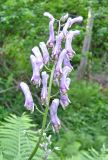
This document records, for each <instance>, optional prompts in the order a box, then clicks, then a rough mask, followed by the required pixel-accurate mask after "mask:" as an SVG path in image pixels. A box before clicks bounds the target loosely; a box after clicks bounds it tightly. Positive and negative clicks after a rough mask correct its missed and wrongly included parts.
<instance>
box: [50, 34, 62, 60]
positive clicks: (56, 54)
mask: <svg viewBox="0 0 108 160" xmlns="http://www.w3.org/2000/svg"><path fill="white" fill-rule="evenodd" d="M63 38H64V34H63V32H61V33H60V34H59V35H58V37H57V38H56V44H55V47H54V50H53V54H52V57H54V58H55V59H58V57H59V53H60V52H61V43H62V40H63Z"/></svg>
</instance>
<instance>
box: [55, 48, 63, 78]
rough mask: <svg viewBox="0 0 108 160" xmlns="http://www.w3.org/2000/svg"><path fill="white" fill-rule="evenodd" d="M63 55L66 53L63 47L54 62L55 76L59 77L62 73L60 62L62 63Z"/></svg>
mask: <svg viewBox="0 0 108 160" xmlns="http://www.w3.org/2000/svg"><path fill="white" fill-rule="evenodd" d="M65 55H66V50H65V49H63V50H62V52H61V53H60V55H59V58H58V61H57V64H56V68H55V74H56V76H57V77H59V76H60V75H61V74H62V63H63V60H64V57H65Z"/></svg>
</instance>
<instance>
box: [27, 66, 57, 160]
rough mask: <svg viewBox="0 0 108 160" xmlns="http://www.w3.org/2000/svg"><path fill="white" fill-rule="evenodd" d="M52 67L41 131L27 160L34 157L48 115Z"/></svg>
mask: <svg viewBox="0 0 108 160" xmlns="http://www.w3.org/2000/svg"><path fill="white" fill-rule="evenodd" d="M54 69H55V65H54V66H53V68H52V71H51V76H50V81H49V87H48V105H47V106H46V108H45V113H44V116H43V122H42V128H41V133H40V136H39V139H38V142H37V144H36V146H35V148H34V149H33V151H32V153H31V155H30V157H29V158H28V160H31V159H32V158H33V157H34V155H35V154H36V152H37V150H38V148H39V145H40V142H41V139H42V136H43V132H44V129H45V126H46V122H47V115H48V110H49V103H50V95H51V88H52V82H53V75H54Z"/></svg>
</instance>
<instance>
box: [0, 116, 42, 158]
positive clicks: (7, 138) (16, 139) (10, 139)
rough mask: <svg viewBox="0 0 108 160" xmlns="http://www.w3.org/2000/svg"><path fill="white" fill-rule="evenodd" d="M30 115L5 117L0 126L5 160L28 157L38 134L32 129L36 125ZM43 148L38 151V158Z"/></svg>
mask: <svg viewBox="0 0 108 160" xmlns="http://www.w3.org/2000/svg"><path fill="white" fill-rule="evenodd" d="M31 122H32V121H31V119H30V117H29V116H27V115H25V114H23V115H22V117H16V116H15V115H11V116H10V117H8V118H6V119H5V122H3V123H1V126H0V146H1V147H0V148H1V155H2V156H3V160H11V159H15V160H17V159H18V160H20V159H21V160H22V159H23V160H24V159H27V158H28V156H29V155H30V153H31V149H32V148H33V147H34V145H35V143H36V141H37V138H38V135H37V132H36V131H33V130H31V129H30V128H34V125H33V124H32V123H31ZM41 154H42V150H40V149H39V151H38V156H37V157H38V158H36V159H39V157H40V156H41Z"/></svg>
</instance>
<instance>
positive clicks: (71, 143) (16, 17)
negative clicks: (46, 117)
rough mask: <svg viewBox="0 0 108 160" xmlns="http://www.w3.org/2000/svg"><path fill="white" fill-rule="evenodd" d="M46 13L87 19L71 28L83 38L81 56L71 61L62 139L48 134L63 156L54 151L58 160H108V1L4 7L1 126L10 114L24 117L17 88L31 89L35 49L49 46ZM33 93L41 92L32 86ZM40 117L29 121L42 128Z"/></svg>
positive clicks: (8, 2) (0, 19) (36, 0)
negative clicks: (84, 68)
mask: <svg viewBox="0 0 108 160" xmlns="http://www.w3.org/2000/svg"><path fill="white" fill-rule="evenodd" d="M89 7H91V8H92V10H93V12H94V24H93V31H92V40H91V46H90V50H89V53H90V54H88V59H89V65H90V73H91V75H92V78H91V79H88V78H87V76H85V77H84V78H83V80H81V81H79V82H78V81H77V80H76V77H77V76H76V75H77V68H78V66H79V64H80V61H81V57H82V53H81V52H82V46H83V39H84V35H85V30H86V24H87V16H88V8H89ZM45 11H48V12H50V13H51V14H53V15H54V17H56V18H57V19H59V18H60V17H61V16H62V15H63V14H65V13H67V12H68V13H69V16H71V17H73V18H74V17H76V16H80V15H81V16H83V18H84V21H83V23H80V24H75V25H73V26H72V29H79V30H80V31H81V34H80V36H78V37H76V38H75V40H74V43H73V47H74V49H75V51H76V53H77V54H76V55H75V57H74V59H73V60H72V64H73V66H74V68H75V70H74V71H73V73H72V74H71V79H72V83H71V87H70V91H69V98H70V100H71V104H70V105H69V107H68V108H67V109H66V111H63V110H62V109H61V108H60V109H59V113H58V114H59V117H60V119H61V121H62V129H61V130H60V134H59V136H58V135H55V134H54V133H52V129H51V127H50V129H49V130H48V134H52V135H53V145H54V146H59V147H60V148H61V150H60V151H56V154H57V156H58V158H57V159H58V160H59V159H63V160H103V159H104V160H108V1H107V0H89V1H88V0H67V1H65V0H57V1H55V0H44V1H42V0H19V1H17V0H1V1H0V121H4V118H6V117H7V116H8V115H9V114H10V113H11V114H15V115H16V116H21V115H22V113H23V112H24V111H25V108H24V107H23V102H24V99H23V96H22V93H20V91H19V90H18V83H19V82H20V81H21V80H23V81H26V82H27V83H28V84H29V85H31V84H30V77H31V75H32V69H31V64H30V61H29V56H30V53H31V49H32V47H33V46H35V45H38V44H39V42H40V41H45V42H46V40H47V39H48V19H47V18H45V17H44V16H43V13H44V12H45ZM56 26H57V24H55V27H56ZM89 55H90V56H89ZM31 87H32V89H33V90H34V92H37V91H36V90H35V88H33V86H31ZM38 92H39V91H38ZM38 92H37V94H38ZM34 99H35V97H34ZM28 113H29V112H28ZM38 115H39V114H38V113H37V112H35V113H33V114H32V115H31V116H32V120H33V122H34V124H35V123H36V124H37V126H38V128H40V126H41V118H42V117H41V115H40V116H38ZM82 155H84V157H85V159H84V157H83V158H82ZM102 158H103V159H102ZM105 158H106V159H105Z"/></svg>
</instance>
